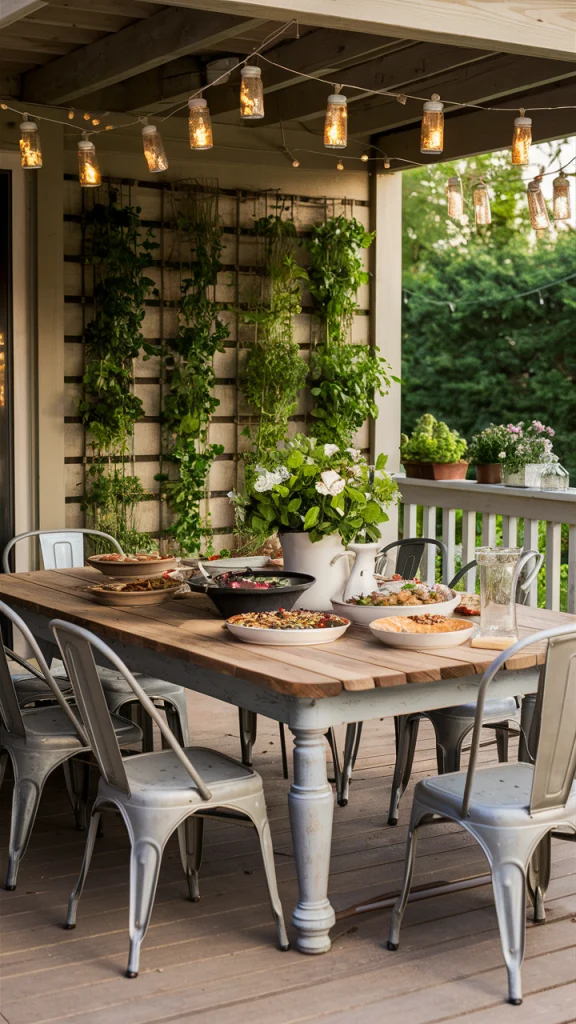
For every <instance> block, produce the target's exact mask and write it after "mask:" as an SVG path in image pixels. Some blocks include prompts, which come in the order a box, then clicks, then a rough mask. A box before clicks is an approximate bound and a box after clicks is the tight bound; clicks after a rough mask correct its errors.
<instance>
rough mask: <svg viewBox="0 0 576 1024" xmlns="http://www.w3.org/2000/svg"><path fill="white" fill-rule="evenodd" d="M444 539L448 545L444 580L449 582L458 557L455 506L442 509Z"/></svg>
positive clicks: (443, 573) (443, 568)
mask: <svg viewBox="0 0 576 1024" xmlns="http://www.w3.org/2000/svg"><path fill="white" fill-rule="evenodd" d="M442 540H443V541H444V543H445V545H446V557H445V559H444V562H443V564H442V582H443V583H449V582H450V580H451V579H452V577H453V576H454V561H455V557H456V511H455V509H453V508H443V509H442Z"/></svg>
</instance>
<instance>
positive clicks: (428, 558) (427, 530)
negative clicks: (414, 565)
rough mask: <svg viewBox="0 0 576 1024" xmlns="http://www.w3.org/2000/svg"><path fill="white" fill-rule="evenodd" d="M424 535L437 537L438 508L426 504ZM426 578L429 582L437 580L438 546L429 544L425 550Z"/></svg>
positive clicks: (423, 521)
mask: <svg viewBox="0 0 576 1024" xmlns="http://www.w3.org/2000/svg"><path fill="white" fill-rule="evenodd" d="M422 536H423V537H434V538H435V537H436V508H435V506H434V505H424V507H423V509H422ZM424 578H425V580H426V582H427V583H435V582H436V548H435V547H434V545H433V544H427V545H426V549H425V551H424Z"/></svg>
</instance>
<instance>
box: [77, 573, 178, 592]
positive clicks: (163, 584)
mask: <svg viewBox="0 0 576 1024" xmlns="http://www.w3.org/2000/svg"><path fill="white" fill-rule="evenodd" d="M180 586H181V583H180V582H179V581H178V580H170V579H165V577H164V576H151V577H149V578H146V579H141V580H126V581H124V582H123V583H96V584H95V585H94V586H92V587H88V590H90V591H97V592H98V593H101V592H103V591H104V592H106V593H110V594H144V593H150V591H152V590H157V591H160V590H174V589H176V588H177V587H180Z"/></svg>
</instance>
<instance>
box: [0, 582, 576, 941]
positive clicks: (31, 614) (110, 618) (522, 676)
mask: <svg viewBox="0 0 576 1024" xmlns="http://www.w3.org/2000/svg"><path fill="white" fill-rule="evenodd" d="M101 580H102V576H101V574H100V573H99V572H98V571H97V570H96V569H92V568H82V569H60V570H54V571H38V572H26V573H14V574H11V575H0V600H2V601H5V602H6V603H8V604H9V605H10V606H11V607H12V608H13V609H14V610H15V611H17V612H18V614H20V615H21V616H22V618H23V619H24V620H25V622H26V623H27V624H28V626H29V627H30V629H31V631H32V633H33V634H34V635H35V636H36V637H37V639H38V640H39V642H40V645H41V647H42V649H43V651H44V653H45V655H48V656H53V657H57V656H58V651H57V648H56V647H55V645H54V637H53V634H52V633H51V630H50V625H49V624H50V620H51V619H54V618H62V619H66V620H68V621H70V622H75V623H77V624H79V625H81V626H84V627H86V628H87V629H90V630H92V631H93V632H94V633H96V634H97V635H98V636H100V637H101V638H102V639H104V640H105V641H106V643H107V644H109V646H110V647H111V648H112V649H113V650H114V651H115V652H116V654H118V655H119V656H120V657H121V658H122V659H123V660H124V661H125V663H126V664H127V665H128V667H129V668H130V669H131V670H132V671H134V672H142V673H144V674H146V675H150V676H155V677H157V678H160V679H164V680H168V681H170V682H172V683H178V684H180V685H182V686H184V687H187V688H188V689H190V690H195V691H198V692H201V693H203V694H208V695H210V696H212V697H215V698H217V699H219V700H222V701H226V702H227V703H229V704H232V705H236V706H237V707H238V708H244V709H248V710H250V711H253V712H256V713H257V714H261V715H266V716H267V717H268V718H271V719H274V720H276V721H278V722H284V723H285V724H286V725H287V726H288V727H289V728H290V730H291V732H292V734H293V737H294V750H293V757H294V776H293V783H292V785H291V787H290V791H289V794H288V803H289V813H290V822H291V828H292V839H293V846H294V856H295V864H296V873H297V879H298V888H299V898H298V903H297V905H296V907H295V909H294V912H293V916H292V921H293V924H294V925H295V927H296V929H297V933H298V938H297V947H298V949H300V950H301V951H302V952H304V953H324V952H327V951H328V950H329V949H330V929H331V928H332V926H333V924H334V920H335V918H334V910H333V908H332V906H331V904H330V902H329V899H328V875H329V862H330V848H331V837H332V819H333V814H334V795H333V791H332V787H331V785H330V784H329V782H328V777H327V765H326V746H325V733H326V731H327V730H328V729H329V728H330V727H331V726H339V725H342V724H348V723H350V722H361V721H366V720H368V719H379V718H384V717H387V716H393V715H405V714H409V713H412V712H418V711H430V710H432V709H434V708H442V707H448V706H455V705H458V704H463V703H465V702H467V701H474V700H475V699H476V696H477V692H478V686H479V682H480V678H481V674H482V673H483V672H484V670H485V669H486V668H487V667H488V666H489V665H490V663H491V661H492V660H493V659H494V657H496V653H497V652H495V651H489V650H479V649H475V648H472V647H470V644H469V643H466V644H462V645H461V646H459V647H454V648H446V649H437V648H435V649H434V650H431V651H429V652H415V651H406V650H393V649H391V648H389V647H385V646H384V645H383V644H381V643H380V642H379V641H378V640H376V639H375V638H374V637H373V636H372V634H371V632H370V631H369V630H368V629H366V628H364V627H361V626H352V627H350V629H349V630H348V631H347V633H346V634H345V636H343V637H342V638H341V639H339V640H336V641H334V642H332V643H329V644H326V645H322V646H313V647H309V646H304V647H292V646H291V647H268V646H266V647H265V646H260V645H258V646H256V645H252V644H244V643H242V642H241V641H239V640H236V639H235V638H234V637H232V635H231V634H230V632H229V631H228V630H227V628H226V626H225V624H224V622H223V621H222V619H220V618H218V617H217V615H216V613H215V611H213V610H212V608H211V605H210V602H209V601H208V599H207V598H206V597H203V596H198V595H193V594H188V595H186V596H185V597H178V598H175V599H173V600H171V601H169V602H167V603H164V604H161V605H156V606H146V607H139V608H134V607H132V608H117V607H104V606H102V605H99V604H96V603H95V602H94V601H93V600H92V598H91V595H90V594H89V592H88V590H87V588H88V586H89V584H92V583H95V582H96V581H101ZM575 619H576V617H575V616H573V615H568V614H565V613H561V612H553V611H547V610H544V609H536V608H527V607H523V606H518V623H519V632H520V635H521V636H525V635H527V634H529V633H530V632H533V633H535V632H538V631H539V630H542V629H548V628H552V627H555V626H561V625H562V624H571V623H574V621H575ZM544 657H545V645H543V644H542V643H540V644H533V645H531V646H529V647H527V648H525V649H524V650H523V651H522V652H521V653H520V654H518V655H515V656H514V657H512V658H510V660H509V661H508V663H507V667H506V670H505V671H502V672H500V673H499V674H498V675H497V676H496V678H495V679H494V681H493V683H492V684H491V688H490V692H489V695H490V696H491V697H510V696H518V695H520V694H526V693H533V692H534V691H535V690H536V688H537V682H538V671H539V668H538V667H539V666H540V665H541V664H542V663H543V661H544ZM191 731H192V734H193V733H194V721H193V720H192V722H191ZM383 881H384V882H385V879H383Z"/></svg>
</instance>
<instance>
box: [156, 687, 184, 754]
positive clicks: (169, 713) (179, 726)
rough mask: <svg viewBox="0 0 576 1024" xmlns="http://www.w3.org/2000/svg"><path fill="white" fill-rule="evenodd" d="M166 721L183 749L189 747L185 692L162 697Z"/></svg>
mask: <svg viewBox="0 0 576 1024" xmlns="http://www.w3.org/2000/svg"><path fill="white" fill-rule="evenodd" d="M163 700H164V709H165V712H166V721H167V722H168V725H169V726H170V728H171V729H172V732H173V733H174V734H175V735H176V737H177V738H178V740H179V741H180V743H181V745H182V746H183V747H188V746H190V730H189V728H188V707H187V705H186V692H185V691H184V693H175V694H172V695H171V696H170V697H169V698H168V697H164V698H163Z"/></svg>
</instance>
